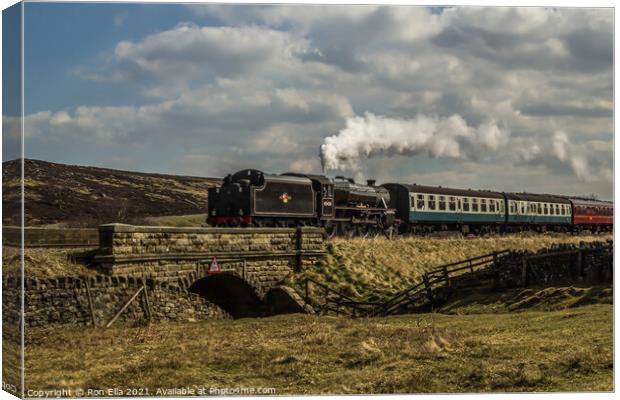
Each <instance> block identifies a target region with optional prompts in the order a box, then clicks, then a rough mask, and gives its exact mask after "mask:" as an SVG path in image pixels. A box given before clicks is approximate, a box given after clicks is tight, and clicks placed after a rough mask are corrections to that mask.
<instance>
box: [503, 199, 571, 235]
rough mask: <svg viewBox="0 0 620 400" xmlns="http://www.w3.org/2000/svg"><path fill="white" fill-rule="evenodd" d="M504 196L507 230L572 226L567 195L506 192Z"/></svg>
mask: <svg viewBox="0 0 620 400" xmlns="http://www.w3.org/2000/svg"><path fill="white" fill-rule="evenodd" d="M504 196H505V197H506V205H507V215H506V230H509V231H510V230H513V231H514V230H522V229H532V228H534V229H537V230H545V229H547V228H553V229H556V230H558V229H559V230H562V229H563V228H565V229H569V228H570V226H571V215H572V208H571V202H570V201H569V200H568V199H567V198H565V197H560V196H551V195H541V194H531V193H505V194H504Z"/></svg>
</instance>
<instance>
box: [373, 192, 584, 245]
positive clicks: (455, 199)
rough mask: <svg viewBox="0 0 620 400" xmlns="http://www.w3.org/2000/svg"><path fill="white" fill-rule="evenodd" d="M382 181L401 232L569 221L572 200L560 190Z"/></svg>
mask: <svg viewBox="0 0 620 400" xmlns="http://www.w3.org/2000/svg"><path fill="white" fill-rule="evenodd" d="M382 186H384V187H385V188H387V189H388V191H389V192H390V204H389V206H390V208H394V209H395V210H396V219H397V222H398V226H399V231H400V232H401V233H405V232H413V233H420V232H432V231H437V230H459V231H462V232H464V233H468V232H505V231H508V232H510V231H520V230H529V229H534V230H541V231H543V230H546V229H553V230H562V229H568V228H569V227H570V224H571V212H572V209H571V203H570V201H569V200H568V199H566V198H564V197H560V196H552V195H538V194H529V193H500V192H493V191H485V190H469V189H468V190H463V189H452V188H442V187H434V186H422V185H406V184H400V183H388V184H385V185H382Z"/></svg>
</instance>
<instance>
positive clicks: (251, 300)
mask: <svg viewBox="0 0 620 400" xmlns="http://www.w3.org/2000/svg"><path fill="white" fill-rule="evenodd" d="M99 247H100V248H99V251H98V254H97V255H96V256H95V258H94V261H95V263H96V265H97V268H98V270H99V271H100V272H101V273H104V274H106V275H112V276H132V277H144V278H152V279H156V280H157V281H164V282H169V284H171V285H178V286H180V287H181V288H182V289H185V290H189V291H190V292H193V293H196V294H198V295H200V296H202V297H203V298H205V299H206V300H208V301H209V302H211V303H214V304H216V305H218V306H219V307H221V308H223V309H224V310H225V311H227V312H228V313H229V314H231V315H232V316H233V317H246V316H256V315H259V314H264V313H266V312H267V313H269V310H268V309H272V310H273V306H274V305H273V304H271V300H273V299H275V298H280V299H281V298H282V293H278V291H282V290H287V289H285V288H280V287H279V286H278V285H279V284H280V283H281V282H282V281H283V280H284V278H286V277H287V276H288V275H289V274H290V273H292V272H293V271H300V270H302V269H303V268H305V267H306V266H308V265H312V264H313V263H315V262H317V261H318V260H319V259H320V258H321V257H322V256H323V255H324V253H325V250H324V243H323V230H322V229H319V228H309V227H304V228H176V227H151V226H133V225H124V224H109V225H102V226H100V228H99ZM214 258H215V259H216V260H217V264H218V266H219V269H220V272H219V273H215V274H213V273H210V272H209V268H210V266H211V263H212V260H213V259H214ZM288 295H289V297H290V296H291V295H292V296H294V293H290V291H289V293H288Z"/></svg>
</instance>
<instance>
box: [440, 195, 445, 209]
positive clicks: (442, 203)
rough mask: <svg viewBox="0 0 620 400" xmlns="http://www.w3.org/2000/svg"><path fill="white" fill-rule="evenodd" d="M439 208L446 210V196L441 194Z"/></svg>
mask: <svg viewBox="0 0 620 400" xmlns="http://www.w3.org/2000/svg"><path fill="white" fill-rule="evenodd" d="M439 210H441V211H445V210H446V198H445V196H439Z"/></svg>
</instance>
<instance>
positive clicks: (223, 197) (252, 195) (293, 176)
mask: <svg viewBox="0 0 620 400" xmlns="http://www.w3.org/2000/svg"><path fill="white" fill-rule="evenodd" d="M389 203H390V194H389V191H388V190H387V189H386V188H384V187H381V186H375V184H374V181H368V182H367V184H366V185H362V184H359V183H356V182H355V181H354V180H353V179H351V178H344V177H341V176H339V177H336V179H334V180H331V179H329V178H327V177H325V176H322V175H311V174H297V173H285V174H282V175H273V174H265V173H263V172H261V171H258V170H255V169H245V170H242V171H239V172H237V173H235V174H232V175H227V176H226V178H224V181H223V183H222V186H221V187H216V188H210V189H209V207H208V210H209V211H208V218H207V222H208V223H209V224H210V225H213V226H255V227H263V226H280V227H292V226H322V227H324V228H325V230H326V232H327V234H328V235H330V236H332V235H335V234H351V235H354V234H357V235H359V234H367V233H373V232H374V233H381V232H388V231H389V230H390V229H391V228H392V227H393V226H394V215H395V214H394V209H392V208H390V207H389V206H388V205H389Z"/></svg>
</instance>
